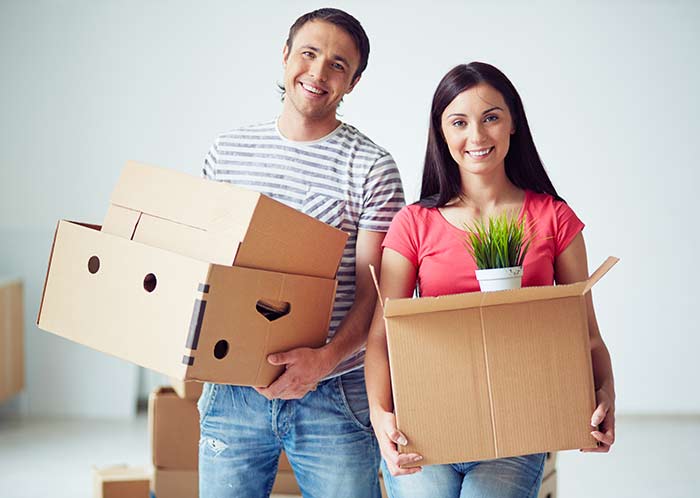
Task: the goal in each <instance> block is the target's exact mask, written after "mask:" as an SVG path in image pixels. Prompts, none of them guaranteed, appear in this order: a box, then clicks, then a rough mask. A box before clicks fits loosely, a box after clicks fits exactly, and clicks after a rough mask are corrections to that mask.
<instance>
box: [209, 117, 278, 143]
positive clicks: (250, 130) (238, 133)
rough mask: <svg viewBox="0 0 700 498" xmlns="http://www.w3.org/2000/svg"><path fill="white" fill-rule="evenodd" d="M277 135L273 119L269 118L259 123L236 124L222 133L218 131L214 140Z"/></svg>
mask: <svg viewBox="0 0 700 498" xmlns="http://www.w3.org/2000/svg"><path fill="white" fill-rule="evenodd" d="M277 136H278V135H277V129H276V127H275V120H274V119H270V120H268V121H263V122H260V123H255V124H248V125H243V126H238V127H236V128H232V129H230V130H227V131H225V132H223V133H219V135H218V136H217V137H216V142H217V143H221V142H230V141H249V140H260V139H265V138H268V139H270V138H276V137H277Z"/></svg>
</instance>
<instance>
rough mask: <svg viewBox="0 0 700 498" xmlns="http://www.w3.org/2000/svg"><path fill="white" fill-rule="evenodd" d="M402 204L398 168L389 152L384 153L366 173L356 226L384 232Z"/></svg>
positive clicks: (402, 197) (403, 202) (403, 201)
mask: <svg viewBox="0 0 700 498" xmlns="http://www.w3.org/2000/svg"><path fill="white" fill-rule="evenodd" d="M404 204H405V200H404V195H403V186H402V184H401V176H400V175H399V169H398V168H397V167H396V163H395V162H394V158H393V157H391V154H385V155H383V156H381V157H379V159H377V161H375V163H374V164H373V165H372V167H371V168H370V170H369V173H368V175H367V180H366V181H365V185H364V192H363V200H362V213H361V214H360V220H359V223H358V228H360V229H362V230H371V231H374V232H386V231H387V230H389V225H390V224H391V220H392V219H393V218H394V215H395V214H396V213H398V212H399V210H400V209H401V208H402V207H403V206H404Z"/></svg>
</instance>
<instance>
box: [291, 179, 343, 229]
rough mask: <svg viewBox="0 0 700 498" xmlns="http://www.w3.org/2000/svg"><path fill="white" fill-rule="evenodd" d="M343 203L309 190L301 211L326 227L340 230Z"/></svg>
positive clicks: (324, 194)
mask: <svg viewBox="0 0 700 498" xmlns="http://www.w3.org/2000/svg"><path fill="white" fill-rule="evenodd" d="M345 204H346V203H345V201H344V200H343V199H338V198H337V197H333V196H331V195H328V194H326V193H321V192H319V191H317V190H315V189H313V188H312V189H309V191H308V192H306V197H305V198H304V204H303V206H302V208H301V211H302V212H303V213H304V214H307V215H309V216H312V217H314V218H316V219H317V220H319V221H322V222H323V223H326V224H327V225H330V226H332V227H335V228H338V229H342V227H343V222H344V221H345Z"/></svg>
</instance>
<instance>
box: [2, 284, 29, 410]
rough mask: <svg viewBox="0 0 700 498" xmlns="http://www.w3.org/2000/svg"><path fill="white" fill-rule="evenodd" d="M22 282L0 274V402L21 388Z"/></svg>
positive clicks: (22, 368) (22, 386) (22, 340)
mask: <svg viewBox="0 0 700 498" xmlns="http://www.w3.org/2000/svg"><path fill="white" fill-rule="evenodd" d="M23 324H24V313H23V305H22V282H21V281H20V280H15V279H5V278H0V403H2V402H3V401H5V400H8V399H10V398H12V397H13V396H15V395H17V394H18V393H19V392H20V391H21V390H22V389H23V388H24V326H23Z"/></svg>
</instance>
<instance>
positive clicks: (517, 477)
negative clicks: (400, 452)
mask: <svg viewBox="0 0 700 498" xmlns="http://www.w3.org/2000/svg"><path fill="white" fill-rule="evenodd" d="M544 458H545V454H544V453H537V454H534V455H525V456H519V457H513V458H499V459H496V460H485V461H482V462H469V463H455V464H449V465H426V466H425V467H423V470H422V471H421V472H418V473H416V474H411V475H406V476H396V477H393V476H392V475H391V474H389V471H388V470H387V468H386V464H385V463H384V461H382V472H383V474H384V484H385V486H386V490H387V493H388V494H389V496H390V497H391V498H434V497H440V498H535V497H536V496H537V493H538V492H539V490H540V484H542V471H543V470H544Z"/></svg>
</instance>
